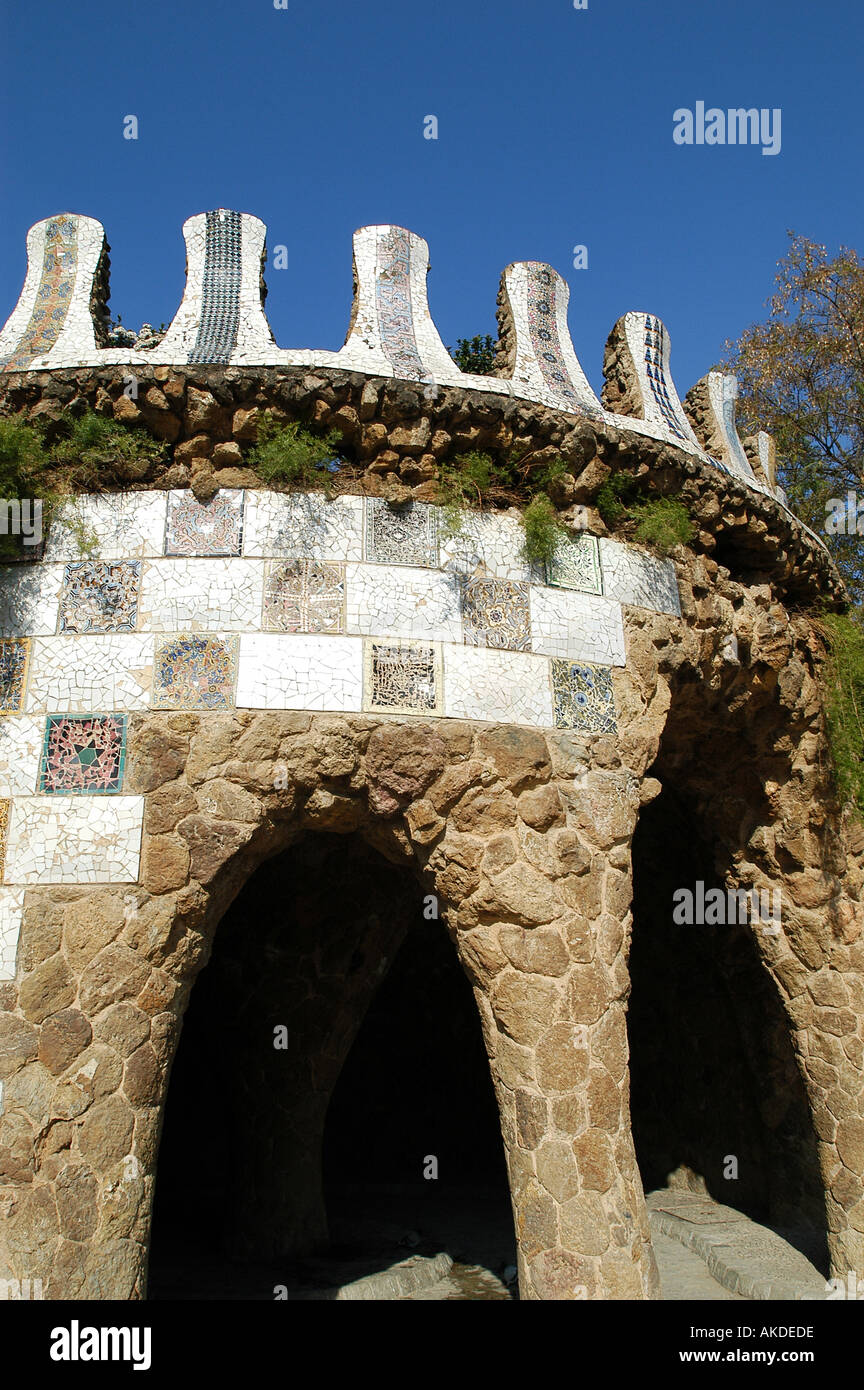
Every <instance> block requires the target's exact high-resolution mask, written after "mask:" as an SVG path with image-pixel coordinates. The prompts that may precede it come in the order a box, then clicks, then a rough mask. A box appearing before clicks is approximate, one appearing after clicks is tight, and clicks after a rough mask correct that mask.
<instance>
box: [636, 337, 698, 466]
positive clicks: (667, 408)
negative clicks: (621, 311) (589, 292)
mask: <svg viewBox="0 0 864 1390" xmlns="http://www.w3.org/2000/svg"><path fill="white" fill-rule="evenodd" d="M665 348H666V339H665V329H664V328H663V325H662V323H661V322H660V320H659V319H652V317H651V315H650V314H646V316H645V374H646V376H647V377H648V385H649V386H650V387H651V394H652V396H653V397H654V403H655V404H656V405H657V407H658V408H659V410H660V414H661V415H662V417H663V420H664V422H665V423H666V425H668V427H669V429H670V430H671V431H672V433H673V434H674V435H677V437H678V438H679V439H683V440H688V439H689V436H688V435H687V433H686V431H685V430H684V429H683V428H682V426H681V422H680V420H679V419H678V415H677V413H676V410H675V407H674V405H673V404H672V399H671V397H670V395H669V389H668V387H667V385H666V374H665V372H664V370H663V357H664V353H665Z"/></svg>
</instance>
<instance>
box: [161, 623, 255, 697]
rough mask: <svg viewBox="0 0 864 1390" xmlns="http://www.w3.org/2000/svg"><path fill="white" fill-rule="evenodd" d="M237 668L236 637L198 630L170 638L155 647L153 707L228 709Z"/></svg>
mask: <svg viewBox="0 0 864 1390" xmlns="http://www.w3.org/2000/svg"><path fill="white" fill-rule="evenodd" d="M236 669H237V638H236V637H205V636H201V635H198V634H197V633H190V634H183V635H181V636H179V637H170V638H168V640H167V641H164V642H161V643H160V644H159V645H158V646H157V648H156V659H155V663H154V672H153V706H154V708H155V709H230V708H231V706H232V705H233V703H234V699H233V695H234V680H235V675H236Z"/></svg>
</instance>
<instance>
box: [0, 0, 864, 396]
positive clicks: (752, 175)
mask: <svg viewBox="0 0 864 1390" xmlns="http://www.w3.org/2000/svg"><path fill="white" fill-rule="evenodd" d="M280 3H281V0H280ZM0 23H2V31H0V53H2V81H0V178H2V190H3V198H2V207H3V216H2V225H0V322H2V321H3V320H4V319H5V318H6V316H7V315H8V314H9V313H10V312H11V310H12V307H13V306H14V304H15V301H16V299H17V296H18V293H19V291H20V288H21V284H22V282H23V278H24V269H25V253H24V243H25V235H26V232H27V228H28V227H29V226H30V225H31V223H33V222H35V221H37V220H38V219H40V218H43V217H46V216H48V215H50V214H51V213H55V212H61V211H71V212H78V213H86V214H89V215H90V216H93V217H97V218H98V219H99V220H100V221H101V222H102V223H103V224H104V226H105V229H106V232H107V235H108V240H109V243H110V245H111V288H112V293H111V309H112V312H113V313H114V314H115V315H116V314H117V313H119V314H120V315H121V316H122V319H123V322H124V324H125V325H126V326H128V327H131V328H135V329H137V328H138V327H139V326H140V324H141V323H142V322H143V321H148V322H151V323H155V324H156V325H158V324H159V323H161V322H163V321H164V322H166V323H167V322H168V321H169V320H170V319H171V318H172V316H173V314H174V312H175V310H176V308H177V305H178V303H179V300H180V296H181V294H182V289H183V265H184V249H183V242H182V237H181V233H180V228H181V224H182V223H183V221H184V220H185V219H186V218H187V217H189V216H191V215H192V214H193V213H197V212H203V211H206V210H207V209H209V208H214V207H220V206H222V207H229V208H236V209H238V210H240V211H244V212H252V213H255V214H256V215H257V216H258V217H260V218H262V219H263V220H264V222H266V224H267V226H268V247H269V248H270V251H271V255H270V268H269V269H268V273H267V281H268V286H269V297H268V300H267V313H268V316H269V318H270V321H271V323H272V325H273V329H274V332H275V335H276V339H277V342H279V344H280V345H281V346H283V347H323V348H336V347H339V346H340V345H341V343H342V341H343V339H344V336H345V332H346V329H347V325H348V316H349V311H350V303H351V234H352V232H353V230H354V229H355V228H356V227H359V226H362V225H364V224H366V223H374V222H395V223H399V224H401V225H402V226H405V227H409V228H410V229H411V230H412V231H415V232H418V233H420V235H421V236H424V237H425V238H426V240H427V241H428V243H429V247H430V259H431V263H432V272H431V275H430V277H429V297H430V304H431V307H432V313H433V317H434V318H435V320H436V322H437V325H438V328H439V330H440V332H441V335H442V337H443V339H444V341H445V343H448V344H451V345H452V344H453V343H454V342H455V340H456V338H457V337H469V336H472V335H473V334H475V333H487V332H488V333H493V334H494V332H495V296H496V293H497V288H498V281H499V277H500V274H501V271H502V269H503V267H504V266H505V265H507V264H508V263H509V262H511V261H515V260H541V261H548V262H550V263H551V264H552V265H554V266H555V267H556V269H558V270H559V271H560V272H561V273H562V274H563V275H564V276H565V278H566V279H567V280H568V281H569V283H570V286H571V300H570V327H571V333H572V336H573V341H574V344H575V347H576V351H577V354H578V356H579V358H580V360H581V361H582V365H583V367H584V369H585V371H586V373H587V374H588V377H589V379H590V380H591V382H592V384H593V385H594V387H595V389H599V387H600V385H601V364H602V357H603V345H604V342H605V340H606V337H607V334H608V332H609V330H610V328H611V327H612V324H613V323H614V322H615V320H616V319H617V318H618V316H619V315H620V314H622V313H624V312H626V311H627V310H628V309H642V310H648V311H650V312H652V313H656V314H659V316H660V317H661V318H662V319H663V320H664V321H665V323H666V326H667V328H668V329H669V331H670V333H671V336H672V344H673V353H672V369H673V375H674V377H675V379H676V383H677V385H678V388H679V391H680V392H681V394H682V395H683V394H684V392H685V391H686V390H687V389H689V387H690V386H691V385H692V383H693V382H694V381H695V380H696V379H697V378H698V377H699V376H701V375H702V374H703V373H704V372H705V371H707V370H708V369H709V368H710V367H711V366H712V365H713V364H714V363H715V362H716V361H717V359H718V358H719V356H720V353H721V349H722V344H723V341H724V339H725V338H726V337H727V336H736V335H737V334H738V333H739V332H740V331H741V330H742V329H743V328H744V327H746V326H747V325H748V324H749V323H751V322H753V321H754V320H756V319H759V318H762V317H764V301H765V299H766V298H767V296H768V295H769V293H770V292H771V288H772V280H773V275H774V268H775V263H776V261H777V259H778V258H779V257H780V256H781V255H782V254H783V253H784V250H785V247H786V230H787V228H792V229H794V230H795V231H797V232H800V233H803V234H805V235H807V236H810V237H813V238H814V239H816V240H818V241H822V242H825V243H827V244H828V245H829V247H831V248H832V249H834V248H836V246H837V245H838V244H840V243H843V244H846V245H851V246H856V245H857V246H858V247H859V248H860V249H861V250H862V251H864V235H862V227H864V217H862V213H864V179H862V160H861V151H862V144H864V141H862V135H864V129H862V127H864V117H862V97H864V80H862V79H864V5H862V0H819V3H807V0H725V3H722V4H721V3H707V2H706V0H588V8H587V9H583V10H576V9H575V8H574V5H573V0H533V3H532V2H531V0H524V2H523V3H517V0H427V3H417V2H416V0H366V3H359V0H358V3H348V0H316V2H315V3H309V0H306V3H302V0H287V7H286V8H284V9H276V8H275V6H274V3H273V0H234V3H231V2H230V0H147V3H145V4H139V5H136V4H122V3H119V0H110V3H109V2H108V0H76V2H75V3H69V0H64V3H60V2H59V0H41V3H36V2H35V0H30V3H25V0H16V3H11V0H0ZM699 101H703V102H704V103H705V105H706V107H709V108H710V107H717V108H721V109H724V110H725V109H728V108H730V107H756V108H759V109H762V108H765V109H766V110H769V111H770V110H773V109H774V108H780V109H781V110H782V148H781V151H780V153H779V154H778V155H776V156H771V155H763V154H762V152H761V148H760V147H759V146H749V145H748V146H740V145H735V146H733V145H729V144H727V145H715V146H708V145H701V146H700V145H692V146H682V145H678V144H676V143H675V142H674V141H673V138H672V136H673V112H674V111H675V110H676V109H678V108H690V109H695V107H696V103H697V102H699ZM130 114H132V115H135V116H137V118H138V122H139V138H138V139H137V140H135V141H133V140H126V139H124V138H123V121H124V117H125V116H127V115H130ZM427 115H435V116H436V117H437V119H438V139H437V140H427V139H424V138H423V129H424V117H426V116H427ZM278 244H283V245H285V246H287V248H288V265H287V268H286V269H283V270H275V269H273V268H272V249H273V247H274V246H276V245H278ZM575 245H585V246H587V248H588V268H587V269H586V270H575V269H573V267H572V259H573V250H572V248H573V247H574V246H575Z"/></svg>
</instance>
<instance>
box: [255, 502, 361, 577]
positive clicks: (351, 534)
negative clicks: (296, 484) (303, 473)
mask: <svg viewBox="0 0 864 1390" xmlns="http://www.w3.org/2000/svg"><path fill="white" fill-rule="evenodd" d="M243 554H244V555H264V556H280V557H283V558H285V559H286V560H303V559H309V560H322V561H325V562H327V563H330V562H333V563H337V562H344V561H348V562H351V561H355V560H362V559H363V499H362V497H332V498H331V499H330V500H329V501H328V500H327V499H326V498H325V497H323V496H320V495H317V494H315V493H292V494H288V495H285V494H282V493H273V492H271V493H267V492H259V491H257V490H253V491H251V492H248V493H247V494H246V514H245V519H244V523H243Z"/></svg>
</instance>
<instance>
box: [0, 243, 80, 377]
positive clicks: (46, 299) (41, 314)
mask: <svg viewBox="0 0 864 1390" xmlns="http://www.w3.org/2000/svg"><path fill="white" fill-rule="evenodd" d="M77 265H78V219H77V217H73V216H62V217H52V218H51V220H50V221H49V222H48V224H47V226H46V228H45V248H44V252H43V261H42V278H41V280H40V283H39V289H38V290H37V292H36V303H35V304H34V306H33V310H32V312H31V314H30V322H29V323H28V324H27V327H26V328H25V330H24V333H23V335H22V337H21V339H20V341H19V342H18V344H17V346H16V348H15V351H14V352H13V353H11V355H10V356H8V357H7V358H6V359H5V360H4V361H0V368H5V370H6V371H9V372H15V371H23V370H24V369H25V368H26V367H27V366H29V364H30V362H32V360H33V358H34V357H43V356H44V355H45V353H46V352H49V351H50V349H51V348H52V347H53V346H54V344H55V343H56V341H57V339H58V338H59V336H60V332H61V329H62V328H63V325H64V323H65V322H66V316H67V314H68V312H69V306H70V304H71V302H72V292H73V289H74V287H75V272H76V269H77Z"/></svg>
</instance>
